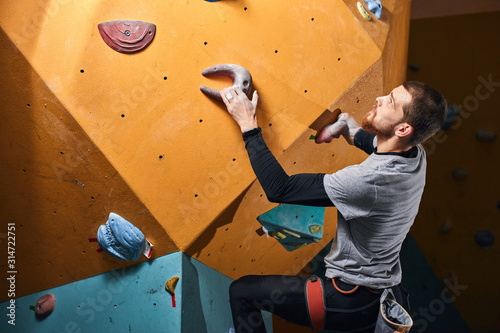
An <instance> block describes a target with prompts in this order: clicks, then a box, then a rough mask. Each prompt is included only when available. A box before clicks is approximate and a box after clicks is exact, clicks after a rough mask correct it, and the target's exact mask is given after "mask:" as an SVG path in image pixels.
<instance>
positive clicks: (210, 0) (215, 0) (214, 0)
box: [205, 0, 219, 2]
mask: <svg viewBox="0 0 500 333" xmlns="http://www.w3.org/2000/svg"><path fill="white" fill-rule="evenodd" d="M205 1H208V2H217V1H219V0H205Z"/></svg>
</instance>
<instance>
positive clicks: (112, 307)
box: [0, 252, 272, 333]
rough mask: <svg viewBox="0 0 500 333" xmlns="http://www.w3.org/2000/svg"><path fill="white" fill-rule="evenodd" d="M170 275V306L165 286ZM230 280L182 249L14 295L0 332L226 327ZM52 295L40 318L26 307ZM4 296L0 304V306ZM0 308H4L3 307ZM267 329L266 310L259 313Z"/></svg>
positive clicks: (73, 332) (223, 329) (171, 331)
mask: <svg viewBox="0 0 500 333" xmlns="http://www.w3.org/2000/svg"><path fill="white" fill-rule="evenodd" d="M172 276H179V277H180V280H179V282H178V284H177V286H176V288H175V294H176V307H173V304H172V298H171V295H170V294H169V293H168V292H167V291H166V290H165V283H166V281H167V280H168V279H169V278H171V277H172ZM231 282H232V280H231V279H230V278H228V277H226V276H224V275H222V274H220V273H219V272H217V271H215V270H213V269H211V268H210V267H208V266H206V265H204V264H202V263H200V262H199V261H197V260H195V259H193V258H191V257H189V256H187V255H186V254H184V253H182V252H174V253H171V254H169V255H166V256H163V257H160V258H157V259H154V260H151V261H148V262H144V263H141V264H138V265H134V266H131V267H129V268H122V269H118V270H114V271H110V272H107V273H104V274H100V275H97V276H94V277H91V278H89V279H85V280H81V281H77V282H73V283H70V284H67V285H63V286H60V287H57V288H53V289H49V290H45V291H41V292H38V293H34V294H31V295H27V296H24V297H20V298H17V299H15V326H13V325H10V324H9V323H8V319H9V318H8V317H4V320H2V321H1V322H0V331H1V332H30V333H38V332H40V333H41V332H43V333H46V332H53V333H63V332H64V333H69V332H71V333H80V332H94V333H98V332H107V333H111V332H168V333H175V332H185V333H188V332H197V333H204V332H205V333H208V332H228V331H229V328H230V327H232V323H231V310H230V307H229V285H230V284H231ZM47 293H52V294H54V295H55V298H56V307H55V310H54V312H53V313H52V314H51V315H50V316H48V317H47V318H45V319H39V318H37V317H36V315H35V312H34V311H33V310H31V309H30V307H32V306H34V305H35V303H36V301H37V300H38V299H39V298H40V297H41V296H42V295H44V294H47ZM9 304H10V303H9V302H3V303H1V304H0V306H1V308H2V309H6V308H7V306H9ZM3 312H4V313H5V311H3ZM265 320H266V326H267V327H268V328H269V329H268V332H272V329H271V327H272V323H271V320H272V319H271V316H270V315H267V316H265Z"/></svg>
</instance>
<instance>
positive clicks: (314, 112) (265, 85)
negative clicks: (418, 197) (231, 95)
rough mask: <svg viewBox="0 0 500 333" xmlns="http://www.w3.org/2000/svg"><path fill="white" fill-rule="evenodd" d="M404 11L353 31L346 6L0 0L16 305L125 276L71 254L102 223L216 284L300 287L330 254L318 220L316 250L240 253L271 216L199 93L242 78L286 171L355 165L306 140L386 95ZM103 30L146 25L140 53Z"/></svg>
mask: <svg viewBox="0 0 500 333" xmlns="http://www.w3.org/2000/svg"><path fill="white" fill-rule="evenodd" d="M409 6H410V1H408V0H401V1H396V0H393V1H385V2H384V10H383V14H382V18H381V20H376V19H375V20H373V21H371V22H368V21H365V20H363V19H362V17H361V16H360V15H359V13H358V11H357V8H356V3H355V2H353V1H347V0H346V1H341V0H337V1H328V2H324V1H319V0H317V1H309V2H307V4H304V3H303V2H302V1H298V0H297V1H284V0H283V1H265V0H258V1H257V0H255V1H251V2H248V1H220V2H217V3H209V2H206V1H201V0H200V1H168V2H164V3H151V2H147V1H106V2H100V1H90V2H85V3H82V2H72V1H66V0H52V1H50V0H40V1H37V2H31V1H13V0H6V1H4V2H3V3H2V11H1V13H0V26H1V28H2V29H1V30H2V35H1V36H2V45H4V47H3V48H2V49H1V53H0V56H1V58H2V60H3V61H2V62H1V65H0V66H2V73H5V77H4V79H3V81H2V83H1V84H2V87H3V89H2V91H1V93H0V98H1V103H2V105H3V110H4V111H3V112H5V114H6V116H5V117H6V120H5V122H4V124H3V125H2V126H3V127H4V128H5V129H4V130H3V131H2V134H1V138H2V141H1V145H2V146H1V149H2V152H5V157H6V158H5V159H2V161H1V164H0V166H1V176H0V177H1V178H0V179H1V184H2V186H3V188H4V191H3V192H2V202H1V205H2V207H1V214H2V215H1V219H2V223H3V224H5V223H4V222H15V223H16V225H17V235H16V236H17V239H18V243H17V253H18V256H17V262H16V264H17V267H18V269H19V271H20V273H19V274H20V275H19V279H18V280H19V285H18V295H17V296H21V295H23V294H27V293H31V292H34V291H38V290H41V289H45V288H48V287H53V286H57V285H60V284H64V283H67V282H71V281H74V280H78V279H82V278H85V277H89V276H92V275H95V274H98V273H101V272H104V271H108V270H110V269H112V268H116V267H119V266H123V265H128V264H129V263H124V262H117V260H115V259H113V258H111V257H110V256H108V255H107V254H105V253H97V252H96V251H95V248H96V246H97V244H95V243H89V242H88V238H90V237H95V233H96V231H97V228H98V226H99V225H100V224H103V223H104V222H105V221H106V218H107V214H108V213H109V212H110V211H114V212H116V213H119V214H120V215H122V216H123V217H125V218H126V219H128V220H129V221H131V222H132V223H134V224H135V225H136V226H138V227H139V228H140V229H141V230H142V231H143V232H144V234H145V235H146V237H147V238H148V239H150V240H151V241H152V243H153V244H154V245H155V250H154V255H155V256H160V255H165V254H168V253H171V252H173V251H177V250H181V251H184V252H186V253H188V254H189V255H192V256H194V257H196V258H197V259H199V260H200V261H202V262H203V263H205V264H207V265H209V266H211V267H213V268H215V269H217V270H218V271H219V272H221V273H223V274H225V275H227V276H229V277H231V278H237V277H239V276H240V275H242V274H248V273H289V274H295V273H297V272H299V271H300V270H301V269H302V268H303V267H304V266H305V265H306V263H307V262H308V261H309V260H310V259H311V258H312V257H313V256H314V255H315V254H316V253H317V252H318V251H319V250H320V249H321V248H322V247H323V246H324V245H326V243H327V242H328V241H330V240H331V239H332V237H333V235H334V231H335V221H336V217H335V210H334V209H329V210H327V214H326V221H325V222H326V230H325V233H324V238H323V242H321V243H320V244H317V245H311V246H308V247H305V248H303V249H301V250H298V251H294V252H286V251H284V250H283V248H282V247H281V246H280V245H278V244H277V243H276V242H275V241H274V240H268V239H267V238H265V237H258V236H257V234H256V233H255V230H256V229H258V228H259V224H258V222H257V221H256V220H255V219H256V217H257V216H258V215H260V214H262V213H263V212H265V211H267V210H269V209H271V208H272V207H274V206H275V205H273V204H270V203H269V202H267V200H266V199H265V197H264V196H262V190H261V188H260V185H259V184H258V182H256V181H255V176H254V174H253V172H252V170H251V167H250V165H249V162H248V160H247V157H246V152H245V150H244V147H243V143H242V140H241V134H240V133H239V130H238V128H237V126H236V125H235V124H234V123H233V122H232V121H231V119H230V117H229V116H228V115H227V114H226V112H225V111H224V109H223V108H222V107H221V105H219V104H217V103H215V102H213V101H211V100H209V99H208V98H207V97H206V96H204V95H203V94H202V93H201V92H200V91H199V86H200V85H201V84H204V85H207V86H210V87H214V88H218V89H220V88H222V87H224V86H227V85H229V84H230V81H228V80H227V79H225V78H221V79H207V78H204V77H203V76H201V71H202V70H203V69H205V68H207V67H209V66H212V65H215V64H219V63H236V64H239V65H242V66H244V67H246V68H247V69H248V70H249V71H250V72H251V73H252V76H253V79H254V87H255V88H256V89H258V90H259V94H260V104H259V110H258V120H259V123H260V125H261V127H262V128H263V133H264V137H265V139H266V140H267V142H268V144H269V146H270V149H271V150H272V151H273V152H274V153H275V154H276V155H277V157H278V158H279V160H280V161H281V162H282V163H283V165H284V166H285V168H286V170H287V171H289V172H290V173H292V172H333V171H335V170H338V169H339V168H342V167H344V166H347V165H350V164H353V163H357V162H359V161H361V160H362V159H363V158H364V156H363V155H362V153H360V152H358V151H357V150H356V149H354V148H352V147H349V146H347V145H346V144H345V142H343V141H341V140H340V141H337V142H335V143H332V144H330V145H321V146H318V145H315V144H314V142H313V141H312V140H309V137H310V135H312V134H315V133H316V130H317V129H319V128H320V127H321V126H322V125H324V124H325V123H326V122H327V121H332V120H333V119H334V117H335V116H336V114H337V113H338V112H339V111H338V110H341V111H344V112H345V111H349V112H351V113H353V114H354V115H355V116H356V117H357V118H358V119H360V118H361V117H362V115H363V114H364V113H365V110H368V109H370V108H371V105H372V104H373V102H374V99H375V97H376V96H378V95H381V94H383V93H386V92H388V91H390V90H391V89H392V88H393V87H394V86H395V85H397V84H399V83H401V82H402V81H403V79H404V77H405V68H406V52H407V41H408V24H409ZM117 19H135V20H142V21H147V22H151V23H154V24H156V26H157V34H156V36H155V38H154V40H153V42H152V44H151V45H150V46H149V47H148V48H147V49H146V50H144V51H142V52H140V53H137V54H134V55H125V54H121V53H117V52H115V51H113V50H111V49H110V48H109V47H108V46H107V45H106V44H105V43H104V42H103V41H102V39H101V37H100V35H99V33H98V30H97V25H98V24H99V23H101V22H105V21H110V20H117ZM28 104H29V105H28ZM5 189H8V190H5ZM2 246H4V242H2ZM2 264H3V263H2ZM35 276H36V278H35ZM3 297H5V295H4V296H3Z"/></svg>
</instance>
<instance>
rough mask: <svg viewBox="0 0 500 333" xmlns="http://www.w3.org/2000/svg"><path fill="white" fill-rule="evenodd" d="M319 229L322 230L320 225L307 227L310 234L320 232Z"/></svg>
mask: <svg viewBox="0 0 500 333" xmlns="http://www.w3.org/2000/svg"><path fill="white" fill-rule="evenodd" d="M321 230H323V226H322V225H311V226H310V227H309V232H311V234H315V233H317V232H320V231H321Z"/></svg>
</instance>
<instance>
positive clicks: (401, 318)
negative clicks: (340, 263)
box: [304, 275, 413, 333]
mask: <svg viewBox="0 0 500 333" xmlns="http://www.w3.org/2000/svg"><path fill="white" fill-rule="evenodd" d="M332 283H333V286H334V287H335V289H336V290H337V291H338V292H340V293H342V294H344V295H348V294H352V293H354V292H355V291H356V290H358V289H359V285H358V286H355V287H354V288H352V289H351V290H347V291H346V290H342V289H340V288H339V287H338V286H337V283H336V282H335V279H332ZM304 288H305V295H306V307H307V315H308V317H309V322H310V326H311V328H312V329H313V330H314V331H318V332H319V331H322V330H323V329H324V328H325V322H326V312H339V313H354V312H359V311H363V310H366V309H368V308H370V307H372V306H374V305H375V304H377V303H378V302H380V311H379V315H378V317H377V322H376V326H375V333H389V332H391V333H396V332H397V333H405V332H408V331H409V330H410V328H411V326H412V325H413V321H412V319H411V317H410V315H409V314H408V312H406V310H405V309H404V308H403V307H402V306H401V305H400V304H399V303H398V302H396V301H395V298H396V297H394V294H393V292H392V290H391V288H387V289H384V291H383V292H382V293H381V292H378V291H376V290H373V289H370V288H367V289H368V290H369V291H370V292H372V293H375V294H382V295H381V297H380V299H378V298H377V299H375V300H374V301H373V302H370V303H368V304H366V305H364V306H362V307H359V308H356V309H336V308H327V307H326V299H325V293H324V286H323V281H322V280H321V279H320V278H318V277H317V276H316V275H312V276H311V277H310V278H309V279H307V281H306V283H305V286H304ZM402 291H403V292H404V293H405V294H406V295H407V297H408V292H407V291H406V290H404V289H403V288H402ZM390 295H392V297H389V296H390ZM370 326H371V327H373V324H372V325H370Z"/></svg>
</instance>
